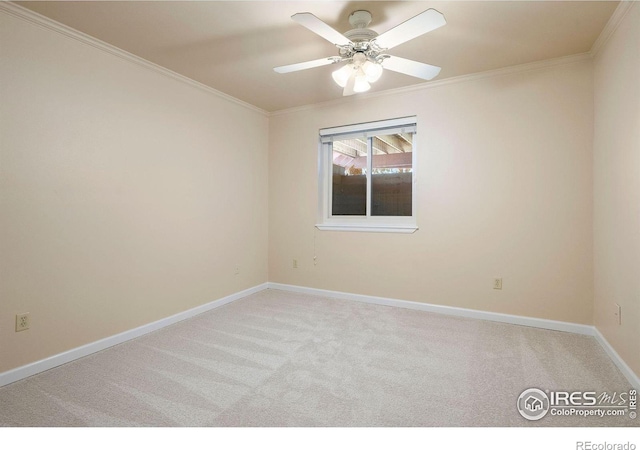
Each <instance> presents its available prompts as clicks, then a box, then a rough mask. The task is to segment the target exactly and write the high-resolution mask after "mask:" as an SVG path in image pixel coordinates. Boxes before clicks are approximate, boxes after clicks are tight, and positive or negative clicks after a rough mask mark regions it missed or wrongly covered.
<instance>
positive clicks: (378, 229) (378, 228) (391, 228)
mask: <svg viewBox="0 0 640 450" xmlns="http://www.w3.org/2000/svg"><path fill="white" fill-rule="evenodd" d="M316 228H317V229H318V230H322V231H359V232H365V233H405V234H411V233H415V231H416V230H417V229H418V227H417V226H415V225H355V224H354V225H348V224H347V225H345V224H340V225H327V224H317V225H316Z"/></svg>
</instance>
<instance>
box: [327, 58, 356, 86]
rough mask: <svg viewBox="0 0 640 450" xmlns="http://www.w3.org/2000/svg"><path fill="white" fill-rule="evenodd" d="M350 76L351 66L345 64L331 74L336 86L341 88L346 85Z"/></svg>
mask: <svg viewBox="0 0 640 450" xmlns="http://www.w3.org/2000/svg"><path fill="white" fill-rule="evenodd" d="M351 74H353V67H351V64H345V65H344V66H343V67H341V68H340V69H338V70H336V71H334V72H333V73H332V74H331V77H332V78H333V81H335V82H336V84H337V85H338V86H340V87H342V88H343V87H345V86H346V85H347V81H349V77H351Z"/></svg>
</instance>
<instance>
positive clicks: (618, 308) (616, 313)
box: [613, 303, 622, 325]
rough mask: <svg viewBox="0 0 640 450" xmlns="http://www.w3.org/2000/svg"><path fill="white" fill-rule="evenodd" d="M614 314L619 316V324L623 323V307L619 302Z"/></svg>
mask: <svg viewBox="0 0 640 450" xmlns="http://www.w3.org/2000/svg"><path fill="white" fill-rule="evenodd" d="M613 314H614V315H615V316H616V317H617V318H618V325H622V308H620V305H618V304H617V303H616V307H615V309H614V313H613Z"/></svg>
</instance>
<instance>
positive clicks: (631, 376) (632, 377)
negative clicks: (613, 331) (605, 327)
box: [593, 327, 640, 390]
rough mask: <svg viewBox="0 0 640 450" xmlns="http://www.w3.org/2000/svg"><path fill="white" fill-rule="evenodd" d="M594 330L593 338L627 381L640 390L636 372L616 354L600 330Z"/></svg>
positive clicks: (639, 378) (594, 328)
mask: <svg viewBox="0 0 640 450" xmlns="http://www.w3.org/2000/svg"><path fill="white" fill-rule="evenodd" d="M593 330H594V334H593V336H594V337H595V338H596V341H598V342H599V343H600V345H601V346H602V348H603V349H604V351H605V352H607V355H609V358H611V360H612V361H613V363H614V364H615V365H616V366H617V367H618V369H619V370H620V372H622V374H623V375H624V376H625V377H626V378H627V380H629V383H631V385H632V386H633V387H634V388H636V389H637V390H640V377H638V375H636V374H635V373H634V371H633V370H631V367H629V366H628V365H627V363H626V362H624V360H623V359H622V358H621V357H620V355H618V352H616V351H615V350H614V349H613V347H612V346H611V344H609V341H607V339H606V338H605V337H604V336H603V335H602V333H600V330H598V329H597V328H596V327H593Z"/></svg>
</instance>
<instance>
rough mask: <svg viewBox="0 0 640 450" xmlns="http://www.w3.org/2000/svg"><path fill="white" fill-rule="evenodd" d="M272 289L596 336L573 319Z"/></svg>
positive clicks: (300, 289)
mask: <svg viewBox="0 0 640 450" xmlns="http://www.w3.org/2000/svg"><path fill="white" fill-rule="evenodd" d="M267 284H268V287H269V289H280V290H283V291H292V292H300V293H302V294H311V295H321V296H323V297H331V298H337V299H342V300H355V301H358V302H364V303H372V304H374V305H384V306H395V307H397V308H407V309H416V310H419V311H427V312H432V313H437V314H446V315H448V316H457V317H467V318H470V319H482V320H490V321H492V322H503V323H510V324H513V325H523V326H526V327H535V328H545V329H547V330H555V331H565V332H568V333H576V334H586V335H589V336H593V327H592V326H590V325H581V324H577V323H571V322H560V321H557V320H548V319H537V318H534V317H525V316H515V315H512V314H502V313H494V312H488V311H479V310H475V309H466V308H457V307H454V306H442V305H433V304H430V303H421V302H413V301H409V300H398V299H395V298H387V297H373V296H370V295H360V294H349V293H346V292H339V291H327V290H324V289H315V288H307V287H302V286H294V285H290V284H280V283H267Z"/></svg>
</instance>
